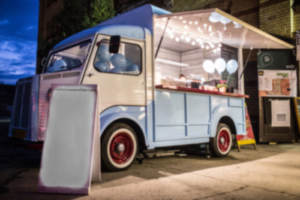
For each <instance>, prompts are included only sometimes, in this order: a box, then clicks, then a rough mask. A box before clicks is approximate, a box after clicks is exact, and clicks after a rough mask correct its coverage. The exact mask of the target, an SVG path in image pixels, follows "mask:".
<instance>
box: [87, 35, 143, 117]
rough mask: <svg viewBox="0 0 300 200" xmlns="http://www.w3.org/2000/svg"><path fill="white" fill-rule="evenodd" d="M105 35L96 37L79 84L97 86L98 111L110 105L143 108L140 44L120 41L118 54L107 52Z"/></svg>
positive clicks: (107, 38)
mask: <svg viewBox="0 0 300 200" xmlns="http://www.w3.org/2000/svg"><path fill="white" fill-rule="evenodd" d="M109 41H110V37H109V36H104V35H98V36H97V40H96V42H95V43H94V46H93V49H92V52H91V55H90V57H89V61H88V66H87V69H86V71H85V73H84V74H83V77H82V83H83V84H96V85H98V95H99V96H98V97H99V98H98V101H99V104H98V105H100V109H98V111H99V112H101V111H103V110H105V109H107V108H109V107H112V106H119V105H122V106H145V104H146V98H145V64H144V63H145V56H144V53H143V52H144V41H142V40H133V39H126V38H121V44H120V49H119V52H118V53H115V54H114V53H110V52H109Z"/></svg>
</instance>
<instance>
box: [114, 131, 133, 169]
mask: <svg viewBox="0 0 300 200" xmlns="http://www.w3.org/2000/svg"><path fill="white" fill-rule="evenodd" d="M133 150H134V144H133V141H132V138H131V137H130V135H128V134H127V133H125V132H120V133H118V134H116V135H115V136H114V137H113V139H112V141H111V144H110V155H111V158H112V160H113V161H114V162H115V163H117V164H124V163H126V162H127V161H128V160H129V159H130V158H131V157H132V156H133Z"/></svg>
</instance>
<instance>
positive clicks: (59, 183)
mask: <svg viewBox="0 0 300 200" xmlns="http://www.w3.org/2000/svg"><path fill="white" fill-rule="evenodd" d="M96 104H97V88H96V86H86V85H80V86H57V87H56V88H54V89H53V92H52V94H51V100H50V109H49V110H50V111H49V119H48V127H47V130H46V137H45V141H44V146H43V152H42V160H41V169H40V173H39V183H38V189H39V191H41V192H49V193H52V192H53V193H71V194H88V193H89V190H90V185H91V181H92V178H93V177H92V176H94V178H93V179H94V180H97V179H98V180H99V178H100V145H99V143H100V138H99V137H100V136H99V134H97V133H99V132H98V131H97V129H98V127H97V125H96V124H98V122H99V121H98V120H96V119H97V118H96V116H97V111H96V108H97V107H96V106H97V105H96ZM96 141H98V142H99V143H98V144H96V143H97V142H96Z"/></svg>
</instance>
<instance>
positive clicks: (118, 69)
mask: <svg viewBox="0 0 300 200" xmlns="http://www.w3.org/2000/svg"><path fill="white" fill-rule="evenodd" d="M253 48H291V45H289V44H287V43H285V42H283V41H281V40H279V39H277V38H275V37H273V36H271V35H269V34H266V33H264V32H262V31H260V30H258V29H257V28H255V27H253V26H251V25H249V24H247V23H245V22H242V21H240V20H238V19H237V18H235V17H233V16H231V15H228V14H226V13H224V12H223V11H221V10H218V9H209V10H200V11H191V12H181V13H170V12H168V11H166V10H162V9H160V8H157V7H155V6H152V5H144V6H142V7H139V8H136V9H134V10H131V11H129V12H127V13H124V14H121V15H118V16H116V17H114V18H112V19H110V20H108V21H105V22H103V23H101V24H100V25H98V26H95V27H93V28H90V29H87V30H84V31H82V32H80V33H77V34H75V35H73V36H71V37H69V38H67V39H65V40H63V41H62V42H60V43H58V44H57V45H56V46H55V47H54V48H53V49H52V50H51V52H50V53H49V56H48V58H47V64H46V66H45V68H44V71H43V73H42V74H39V75H35V76H33V77H30V78H27V79H22V80H19V81H18V83H17V90H16V96H15V102H14V111H13V114H12V122H11V128H10V136H11V137H16V138H21V139H24V140H27V141H31V142H41V141H43V140H44V137H45V131H46V128H47V118H48V110H49V98H50V97H51V88H52V87H53V85H70V84H71V85H74V84H93V85H97V87H98V101H99V102H98V108H97V109H98V116H99V119H100V121H99V123H100V135H101V157H102V164H103V165H104V166H105V167H106V168H108V169H110V170H122V169H125V168H128V167H129V166H130V165H131V164H132V162H133V160H134V159H135V156H136V154H137V153H138V152H140V151H144V150H151V149H157V148H162V147H175V146H184V145H197V144H204V143H210V145H211V150H212V152H213V153H214V154H215V155H217V156H226V155H227V154H228V153H229V152H230V150H231V147H232V143H233V138H234V135H236V134H245V132H246V129H245V128H246V127H245V126H246V124H245V106H244V105H245V98H246V95H244V89H243V88H244V85H243V76H242V72H243V56H242V55H243V53H242V50H243V49H253ZM78 114H80V113H78Z"/></svg>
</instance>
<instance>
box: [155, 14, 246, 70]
mask: <svg viewBox="0 0 300 200" xmlns="http://www.w3.org/2000/svg"><path fill="white" fill-rule="evenodd" d="M167 21H168V19H167V18H166V17H165V18H162V21H160V23H156V25H155V26H156V27H157V28H159V29H161V31H163V30H165V31H166V32H165V33H166V36H167V37H168V38H169V39H171V40H173V41H175V42H176V43H185V44H188V45H191V46H196V45H198V46H199V47H200V48H202V49H204V50H207V51H208V50H211V51H212V52H213V53H215V54H218V53H220V51H221V47H222V41H223V34H224V33H226V31H227V30H228V29H227V26H228V25H229V24H230V23H232V25H233V27H234V28H235V29H239V28H241V27H242V26H241V25H240V24H238V23H237V22H234V21H232V20H230V19H228V18H226V17H225V16H223V15H220V14H219V13H217V12H212V13H211V14H210V15H209V17H208V21H207V23H201V22H200V21H199V20H191V19H188V18H185V17H184V16H172V17H170V18H169V21H168V22H167ZM216 23H219V24H218V26H214V25H213V24H216ZM166 26H167V27H166ZM163 61H164V60H163ZM159 62H162V61H161V60H159ZM164 62H166V61H164ZM170 63H171V62H170ZM171 64H172V65H178V66H179V64H176V63H174V62H172V63H171ZM202 64H203V65H202V67H203V69H204V70H205V71H206V72H208V73H214V72H215V71H216V72H218V73H219V74H221V73H223V72H224V71H225V70H226V71H227V72H228V73H229V74H232V73H234V72H235V71H236V70H237V68H238V63H237V61H236V60H234V59H231V60H229V61H227V62H225V60H224V59H223V58H217V59H215V60H214V61H213V60H210V59H205V60H204V61H203V63H202ZM181 65H182V64H180V66H181Z"/></svg>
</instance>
